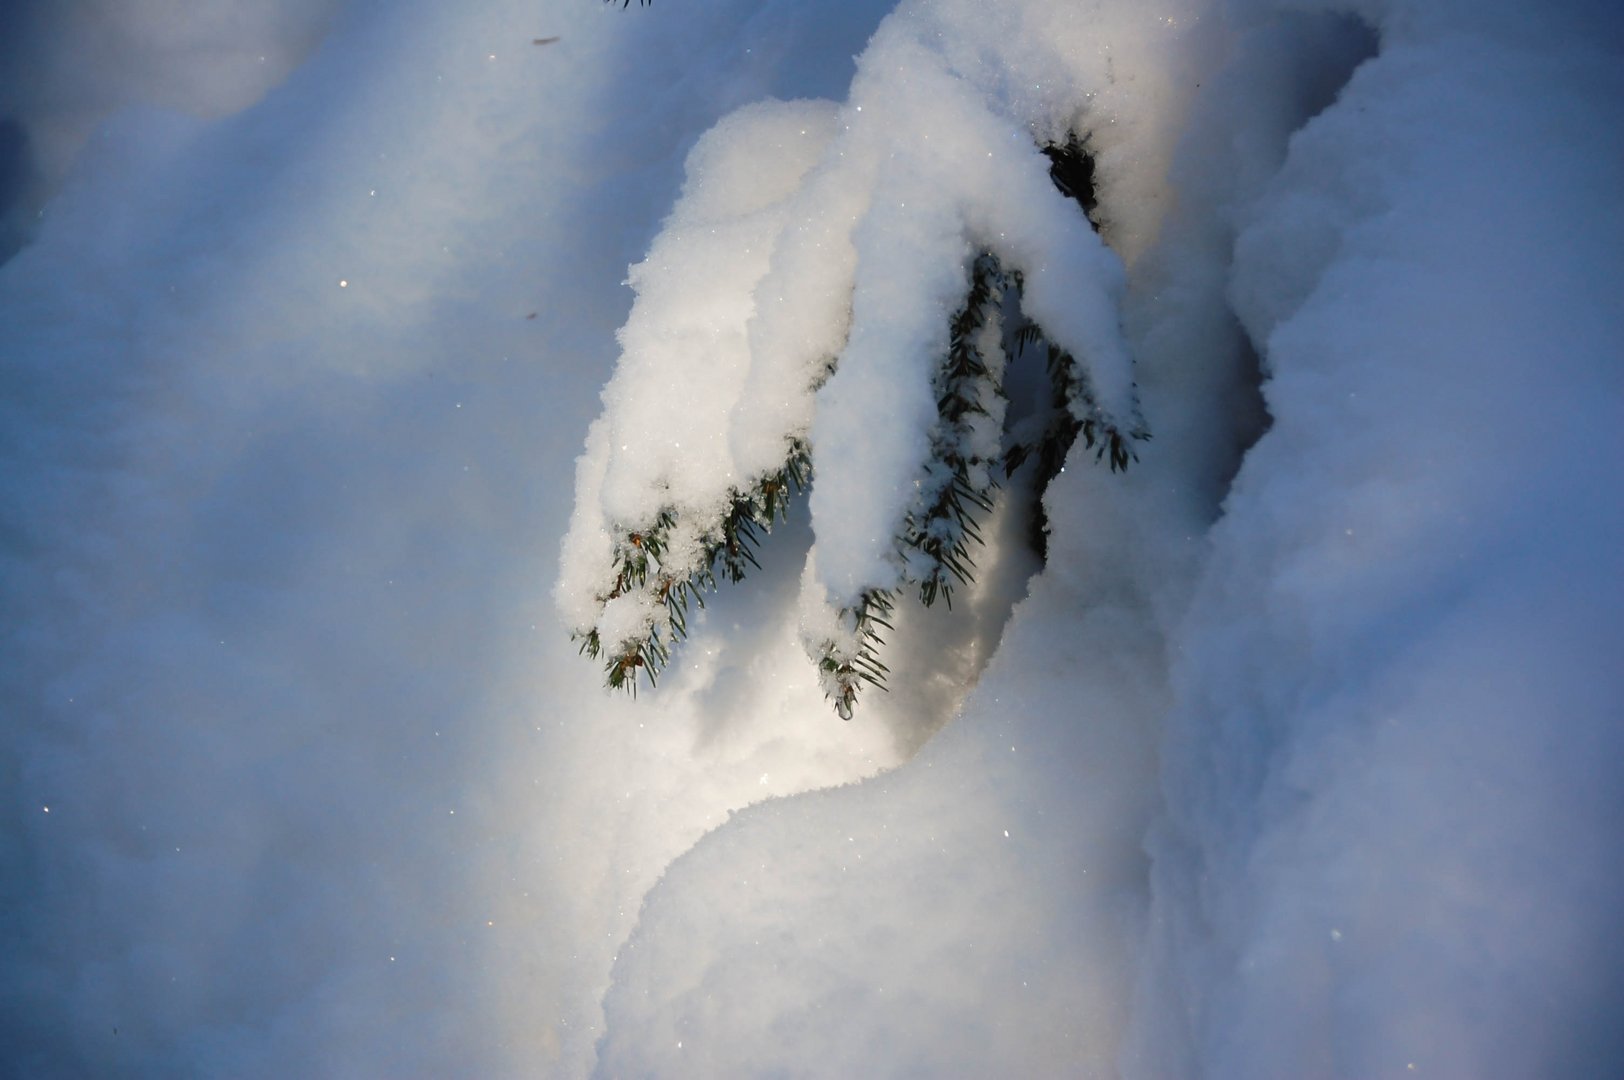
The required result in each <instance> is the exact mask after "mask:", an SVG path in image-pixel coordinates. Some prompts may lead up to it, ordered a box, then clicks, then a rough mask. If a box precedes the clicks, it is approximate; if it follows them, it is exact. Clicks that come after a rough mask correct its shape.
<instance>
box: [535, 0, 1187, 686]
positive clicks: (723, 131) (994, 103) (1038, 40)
mask: <svg viewBox="0 0 1624 1080" xmlns="http://www.w3.org/2000/svg"><path fill="white" fill-rule="evenodd" d="M1079 26H1080V22H1079V20H1077V19H1075V18H1069V19H1068V18H1066V17H1063V16H1056V15H1055V14H1053V13H1044V12H1039V11H1036V10H1034V9H1032V8H1031V7H1030V6H1029V5H1025V4H1020V3H998V4H966V3H958V4H904V5H903V6H902V7H901V8H899V9H898V11H897V12H895V13H894V14H893V15H892V16H891V17H890V18H889V19H887V20H886V22H884V23H883V24H882V25H881V28H880V30H879V31H878V32H877V33H876V35H875V37H874V39H873V41H872V42H871V43H870V46H869V48H868V50H867V51H866V52H865V53H864V55H863V56H862V57H861V58H860V59H859V63H858V71H857V75H856V77H855V79H854V80H853V83H852V87H851V93H850V96H849V98H848V100H847V101H846V103H845V104H844V105H842V106H839V107H836V106H833V105H829V104H822V103H807V102H798V103H769V104H765V105H759V106H754V107H751V108H749V109H746V110H743V111H741V112H740V113H739V114H737V115H735V116H734V117H732V118H730V119H729V120H728V121H726V122H725V123H723V124H721V125H719V126H718V127H717V128H716V129H715V130H713V131H712V132H711V133H710V134H709V135H707V136H706V137H705V139H703V140H702V141H701V142H700V144H699V145H698V146H697V147H696V148H695V150H694V152H693V154H692V155H691V156H690V158H689V161H688V181H687V185H686V187H685V188H684V192H683V196H682V199H681V200H680V201H679V203H678V205H677V207H676V208H675V210H674V211H673V212H672V215H671V217H670V219H669V220H668V221H667V223H666V227H665V230H664V231H663V232H662V234H661V235H660V236H659V237H658V238H657V239H656V240H655V241H654V243H653V246H652V248H651V250H650V253H649V257H648V258H647V259H646V260H645V261H644V262H643V263H641V264H639V265H638V266H637V267H635V268H634V269H633V271H632V275H631V279H630V283H631V284H632V286H633V288H634V289H636V291H637V300H636V303H635V305H634V307H633V309H632V313H631V316H630V317H629V319H628V321H627V324H626V326H625V328H624V329H623V330H622V332H621V335H620V339H621V345H622V348H623V353H622V358H621V363H620V366H619V368H618V370H617V372H616V375H615V378H614V380H613V381H612V382H611V384H610V385H609V387H608V388H607V389H606V390H605V392H604V395H603V398H604V414H603V417H602V418H601V419H600V420H599V421H598V423H597V424H596V425H595V426H594V429H593V431H592V433H591V435H590V436H589V439H588V444H587V452H586V455H585V456H584V457H583V459H582V462H581V464H580V468H579V477H578V485H577V505H576V510H575V515H574V519H573V523H572V527H571V529H570V534H569V536H568V538H567V539H566V541H565V546H564V557H563V563H562V574H561V578H560V582H559V584H558V587H557V591H556V595H557V599H558V602H559V606H560V608H561V610H562V611H563V613H564V614H565V617H566V619H567V621H568V623H569V624H570V626H571V627H572V628H573V630H574V631H575V633H576V634H577V635H578V636H579V637H581V638H582V639H583V642H584V644H583V651H587V652H589V653H590V654H592V655H594V656H596V655H597V654H598V652H599V651H600V650H606V651H608V653H609V654H610V658H611V659H610V668H609V671H610V683H611V685H620V684H622V683H623V682H625V681H626V680H627V679H633V680H634V679H635V676H636V674H637V669H642V670H644V671H646V672H647V673H648V674H649V675H651V676H652V675H653V674H654V673H655V672H656V671H657V670H658V668H659V667H660V666H661V665H663V663H664V662H665V660H666V657H667V650H668V649H669V647H670V646H671V645H672V644H673V643H674V642H675V641H676V640H677V639H679V638H680V637H682V636H683V635H684V634H685V632H686V630H685V621H686V617H687V610H688V600H689V599H690V598H691V597H695V596H697V597H700V598H701V599H702V594H703V592H704V591H705V590H706V589H707V588H708V587H709V586H710V585H712V584H713V583H714V576H715V570H716V566H717V562H718V560H720V559H724V558H726V557H728V556H729V555H730V554H731V553H732V552H733V550H734V549H735V548H738V547H740V546H743V547H745V548H746V551H745V555H746V556H748V546H749V545H748V541H750V540H751V538H752V537H753V536H754V535H755V534H756V533H757V532H758V531H760V530H765V529H767V528H770V527H771V525H772V523H773V520H774V518H775V514H774V510H775V509H778V508H781V504H775V500H776V499H778V498H779V497H781V496H783V495H785V494H786V492H785V491H783V490H782V489H783V488H784V487H785V486H786V485H787V484H789V483H790V481H794V483H793V484H792V485H790V486H796V487H798V486H799V482H800V480H801V479H802V478H801V476H800V473H801V471H802V470H803V469H804V468H805V467H806V466H808V465H809V466H810V467H812V468H815V470H816V473H817V477H818V484H817V487H816V489H815V491H814V492H813V495H812V520H813V530H814V534H815V537H816V548H817V553H818V558H817V562H816V565H817V571H816V573H815V574H811V575H808V577H807V588H808V589H809V590H813V591H814V592H815V594H816V595H815V597H813V598H812V599H810V600H809V601H808V602H807V603H806V604H805V605H803V606H805V607H808V608H815V607H816V606H817V604H820V603H825V602H826V603H828V604H830V605H832V606H833V607H834V608H835V609H836V610H837V611H840V612H844V613H845V617H844V619H843V621H844V622H845V623H846V624H848V628H849V633H848V634H847V635H845V636H844V637H843V638H839V641H840V642H844V646H841V647H844V648H847V651H850V650H849V647H851V646H853V642H854V640H855V639H854V638H853V637H852V635H857V636H859V637H860V636H861V634H862V627H863V624H864V615H863V613H864V611H865V610H866V609H870V608H873V607H874V605H875V604H876V602H879V603H884V599H883V598H884V597H886V596H888V595H889V593H891V592H892V591H894V590H895V589H897V588H898V587H900V586H902V585H904V584H910V583H920V582H924V583H925V588H926V598H927V600H928V599H929V598H930V597H931V596H932V595H933V593H934V590H935V589H936V587H937V586H936V584H934V583H933V582H934V580H935V577H940V576H941V574H940V564H939V560H938V559H937V557H936V556H935V555H934V554H924V555H922V554H920V552H921V551H926V552H930V551H933V550H934V549H933V548H931V547H930V546H929V545H930V544H936V545H938V546H939V545H940V544H941V543H942V542H943V541H944V539H951V538H949V537H947V535H946V533H947V531H948V530H947V527H946V526H944V525H942V524H941V523H940V522H934V523H933V522H932V521H931V520H930V519H931V512H930V506H931V504H932V502H933V500H934V498H935V496H936V495H937V494H938V493H939V492H940V491H941V490H942V488H943V486H944V485H945V484H947V483H949V482H950V477H953V476H954V475H955V473H956V472H962V473H963V478H968V480H967V482H966V483H965V484H964V485H963V486H965V487H966V488H967V489H968V490H971V491H973V492H981V493H983V494H984V493H985V492H986V490H987V489H988V488H989V487H990V482H991V479H990V476H989V475H988V464H989V463H990V462H991V461H992V460H993V459H995V458H996V457H997V440H998V439H999V438H1000V437H1001V434H1002V430H1001V429H1002V416H1003V413H1002V408H1001V406H999V405H997V404H996V403H994V402H992V400H991V399H992V398H993V397H995V396H996V393H997V386H998V377H999V376H1000V375H1001V369H1002V362H1003V357H1002V354H1001V352H999V350H998V349H996V347H995V342H993V341H992V338H995V337H996V326H993V327H991V328H990V329H989V331H988V333H984V334H983V335H982V336H981V338H980V340H984V341H987V342H988V347H987V348H983V349H981V350H980V351H981V353H982V354H983V355H984V356H985V357H987V358H988V361H989V362H987V363H985V364H983V365H981V369H978V370H979V374H978V377H983V378H987V379H988V386H989V387H991V390H989V391H986V392H982V391H980V390H974V391H967V392H968V393H969V394H970V396H969V398H968V399H967V400H969V401H971V402H972V403H973V408H972V411H973V412H974V413H975V415H974V416H972V417H971V418H970V419H968V420H963V421H962V422H961V421H960V420H959V419H956V420H954V421H953V422H951V423H946V424H944V423H943V421H942V417H941V416H940V415H939V413H940V403H941V401H942V400H943V391H944V384H943V378H944V375H943V370H944V357H946V356H947V354H948V351H949V345H950V328H951V326H952V324H953V321H954V318H955V313H956V312H961V311H963V309H964V307H965V304H966V299H965V298H966V294H967V292H970V291H972V290H973V289H974V288H975V281H976V278H975V271H974V269H973V268H974V267H975V266H976V265H977V261H978V259H981V258H986V257H990V258H991V259H993V260H995V264H996V266H998V267H999V268H1001V270H1000V272H1001V273H1007V274H1009V275H1012V276H1014V277H1015V278H1016V279H1018V280H1019V281H1020V283H1021V284H1020V303H1021V307H1022V311H1023V313H1024V316H1025V318H1026V319H1028V320H1029V321H1030V322H1031V323H1032V324H1033V325H1034V326H1035V327H1038V328H1041V332H1042V333H1043V335H1044V336H1045V337H1046V338H1047V340H1048V341H1049V342H1050V343H1052V344H1053V345H1054V346H1055V347H1056V348H1058V349H1059V350H1062V351H1063V353H1064V354H1066V355H1067V356H1069V357H1070V358H1074V361H1075V364H1076V365H1077V370H1076V373H1075V375H1074V378H1073V385H1074V387H1075V392H1074V393H1072V394H1070V395H1069V400H1068V401H1067V402H1066V404H1067V406H1068V407H1069V408H1070V409H1071V410H1072V411H1073V412H1074V413H1075V415H1076V420H1077V423H1078V424H1080V425H1088V426H1087V428H1086V430H1087V431H1088V432H1089V433H1090V439H1091V440H1092V433H1093V432H1094V431H1095V430H1096V427H1095V425H1097V426H1098V430H1101V431H1108V432H1111V433H1112V435H1113V437H1117V433H1119V432H1120V433H1129V432H1133V433H1138V432H1139V431H1140V430H1141V424H1140V421H1139V420H1138V416H1137V414H1138V406H1137V403H1136V400H1135V392H1134V386H1133V368H1132V362H1131V359H1130V357H1129V352H1128V348H1127V346H1126V344H1125V342H1124V339H1123V336H1122V332H1121V328H1120V325H1119V307H1120V304H1121V300H1122V292H1123V287H1124V281H1125V277H1124V271H1123V266H1122V262H1121V260H1120V258H1119V257H1118V255H1117V254H1116V253H1114V252H1113V251H1112V250H1111V249H1110V248H1108V247H1107V246H1106V244H1105V243H1104V242H1103V241H1102V240H1101V238H1100V236H1099V235H1098V234H1096V232H1095V231H1094V229H1093V227H1092V225H1091V224H1090V222H1089V220H1088V219H1087V218H1086V217H1085V216H1084V213H1083V211H1082V209H1081V208H1080V207H1079V206H1078V205H1077V204H1076V203H1075V202H1074V201H1072V200H1071V199H1069V198H1067V197H1066V196H1065V195H1063V194H1062V193H1061V192H1060V191H1058V190H1057V189H1056V187H1055V185H1054V183H1053V182H1052V181H1051V179H1050V176H1049V164H1050V163H1049V160H1048V158H1046V157H1045V156H1044V154H1043V152H1042V149H1041V147H1042V146H1043V145H1044V144H1045V143H1048V142H1055V141H1060V140H1063V139H1065V138H1067V137H1068V136H1072V135H1075V134H1076V133H1078V132H1082V133H1084V135H1085V136H1086V137H1091V133H1092V132H1094V131H1095V130H1099V129H1103V128H1105V127H1108V126H1110V125H1111V124H1113V123H1114V122H1115V119H1116V118H1115V117H1114V116H1112V115H1109V114H1106V113H1103V112H1102V111H1101V107H1100V102H1101V101H1105V100H1111V99H1112V90H1113V86H1112V84H1113V74H1112V66H1111V62H1110V57H1109V56H1105V55H1102V54H1101V53H1100V52H1099V50H1097V49H1085V48H1079V47H1077V46H1078V30H1079ZM1017 69H1021V70H1025V71H1029V72H1037V73H1040V74H1041V75H1042V79H1041V80H1040V81H1038V82H1033V83H1028V82H1026V81H1024V80H1016V79H1013V78H1011V72H1013V71H1015V70H1017ZM1097 99H1098V100H1097ZM1091 145H1092V144H1091ZM1099 145H1100V148H1101V153H1102V155H1103V154H1107V153H1110V152H1113V151H1115V150H1117V149H1119V147H1118V146H1117V145H1116V144H1115V143H1113V137H1112V136H1111V135H1110V134H1109V133H1107V134H1103V135H1102V136H1101V137H1100V140H1099ZM1142 156H1143V157H1146V158H1149V159H1152V160H1154V159H1155V158H1156V155H1155V154H1154V153H1147V154H1144V155H1142ZM1113 167H1114V168H1116V169H1117V172H1118V174H1119V175H1120V176H1123V177H1126V176H1129V175H1131V174H1132V173H1133V163H1131V162H1129V163H1118V164H1117V165H1115V166H1113ZM1107 180H1109V177H1107ZM1130 216H1131V215H1130ZM1110 228H1111V226H1110V223H1109V221H1108V222H1107V231H1109V230H1110ZM961 389H962V388H961ZM808 457H809V458H810V461H807V460H806V459H807V458H808ZM1115 460H1116V458H1115V457H1113V463H1115ZM1123 460H1126V459H1125V457H1124V458H1123ZM951 461H957V462H959V463H961V467H960V468H959V469H958V470H954V469H952V468H949V467H948V466H946V465H944V462H951ZM786 463H788V464H786ZM787 468H788V470H789V473H790V475H788V476H786V469H787ZM961 479H962V478H961ZM975 497H977V498H980V497H982V496H981V495H977V496H975ZM937 517H940V515H939V514H938V515H937ZM910 522H913V523H915V524H916V525H919V526H920V527H919V528H914V527H913V526H911V525H910ZM739 524H742V525H743V526H745V531H746V533H747V535H746V536H744V537H743V539H742V540H741V539H739V538H738V537H735V535H734V533H733V532H732V531H730V527H731V526H737V525H739ZM911 529H912V531H910V530H911ZM932 530H934V532H933V531H932ZM651 540H652V544H653V546H654V547H655V548H657V553H651V551H650V543H651ZM732 569H733V568H730V571H731V570H732ZM933 575H934V577H933ZM727 576H730V577H735V578H736V577H738V576H739V573H737V572H729V573H728V574H727ZM805 636H806V638H807V640H808V642H809V645H810V647H811V649H812V650H813V653H814V658H817V659H820V661H826V660H827V659H828V656H827V649H825V648H824V645H827V644H828V639H827V637H826V636H825V635H823V634H821V633H815V632H811V631H809V632H808V633H807V634H806V635H805ZM814 642H823V645H819V644H813V643H814ZM837 651H839V648H837ZM831 696H837V695H831Z"/></svg>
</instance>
